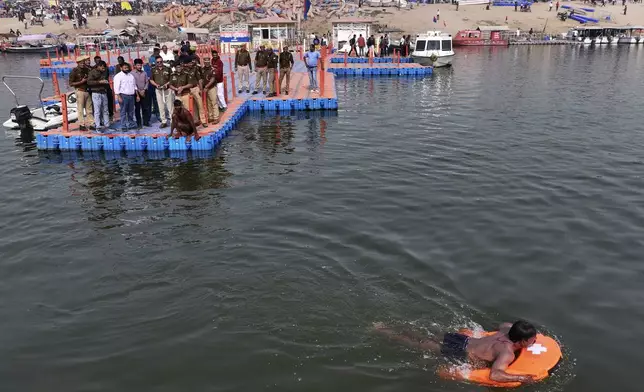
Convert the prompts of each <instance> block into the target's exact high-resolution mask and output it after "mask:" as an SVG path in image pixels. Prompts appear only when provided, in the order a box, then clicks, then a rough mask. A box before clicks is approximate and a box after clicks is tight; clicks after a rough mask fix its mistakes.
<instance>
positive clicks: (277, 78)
mask: <svg viewBox="0 0 644 392" xmlns="http://www.w3.org/2000/svg"><path fill="white" fill-rule="evenodd" d="M274 78H275V83H273V84H274V85H275V94H277V95H280V75H279V73H278V72H277V68H275V73H274Z"/></svg>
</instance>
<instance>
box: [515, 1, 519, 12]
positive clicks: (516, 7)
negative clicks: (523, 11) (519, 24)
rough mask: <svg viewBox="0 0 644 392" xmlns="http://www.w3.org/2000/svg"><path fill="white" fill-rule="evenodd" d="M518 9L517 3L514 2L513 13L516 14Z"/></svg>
mask: <svg viewBox="0 0 644 392" xmlns="http://www.w3.org/2000/svg"><path fill="white" fill-rule="evenodd" d="M518 7H519V2H518V1H516V0H514V12H517V8H518Z"/></svg>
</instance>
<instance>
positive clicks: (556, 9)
mask: <svg viewBox="0 0 644 392" xmlns="http://www.w3.org/2000/svg"><path fill="white" fill-rule="evenodd" d="M613 1H615V0H613ZM555 12H559V0H557V3H556V5H555Z"/></svg>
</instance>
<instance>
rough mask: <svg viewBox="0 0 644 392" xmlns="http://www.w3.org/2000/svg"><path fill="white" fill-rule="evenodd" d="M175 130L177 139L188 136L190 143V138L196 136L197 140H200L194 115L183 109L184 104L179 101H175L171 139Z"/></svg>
mask: <svg viewBox="0 0 644 392" xmlns="http://www.w3.org/2000/svg"><path fill="white" fill-rule="evenodd" d="M175 129H176V130H177V132H176V136H175V138H177V139H178V138H180V137H181V136H186V142H189V141H190V138H191V137H192V136H193V135H194V137H195V140H199V135H198V134H197V127H196V126H195V121H194V119H193V117H192V113H190V111H188V109H186V108H184V107H183V104H182V103H181V100H179V99H175V100H174V111H173V112H172V122H171V125H170V135H169V137H172V133H173V132H174V130H175Z"/></svg>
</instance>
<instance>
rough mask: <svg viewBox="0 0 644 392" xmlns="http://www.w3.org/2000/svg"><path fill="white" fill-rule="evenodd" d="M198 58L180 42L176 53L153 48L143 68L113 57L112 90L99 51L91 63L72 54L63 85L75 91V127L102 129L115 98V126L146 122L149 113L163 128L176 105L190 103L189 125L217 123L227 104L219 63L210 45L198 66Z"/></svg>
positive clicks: (131, 126)
mask: <svg viewBox="0 0 644 392" xmlns="http://www.w3.org/2000/svg"><path fill="white" fill-rule="evenodd" d="M200 60H201V59H199V57H198V56H197V55H196V54H195V53H194V52H192V51H190V49H189V48H186V47H185V46H184V47H182V51H181V54H178V55H177V54H176V53H173V52H170V51H168V49H167V47H166V46H163V47H162V48H159V47H155V48H154V52H153V54H152V56H151V57H150V61H149V66H147V67H146V66H144V63H143V60H142V59H135V60H134V61H133V66H132V65H131V64H129V63H126V62H125V59H124V58H123V57H122V56H119V57H118V58H117V61H118V64H117V65H116V67H115V75H114V79H113V89H112V87H111V86H110V82H109V77H110V75H109V68H108V66H107V64H106V63H105V62H104V61H103V60H102V59H101V57H100V56H96V57H94V65H93V66H91V65H90V60H89V56H81V57H78V58H77V60H76V61H77V65H78V66H77V67H76V68H74V70H73V71H72V72H71V74H70V76H69V85H70V86H71V87H73V88H74V89H75V91H76V99H77V111H78V123H79V126H80V130H81V131H88V130H98V131H102V130H105V129H107V128H108V127H111V126H112V122H113V116H114V99H116V100H117V101H118V103H119V107H120V117H121V118H120V124H119V125H118V126H116V128H118V129H119V130H122V131H126V130H129V129H140V128H142V127H147V126H149V125H150V119H151V117H152V114H156V116H157V117H158V118H159V121H160V122H161V126H160V127H161V128H165V127H167V126H168V119H172V118H173V113H174V111H176V110H177V106H180V107H182V108H183V109H184V110H185V109H186V108H191V107H192V121H191V122H192V124H193V127H196V126H199V125H202V124H203V125H204V126H206V125H207V124H208V123H217V122H219V113H220V111H222V110H225V109H226V107H227V104H226V100H225V96H224V86H223V79H224V76H223V67H224V66H223V62H222V61H221V59H220V58H219V54H218V52H217V51H216V50H213V51H212V52H211V58H204V59H203V65H201V64H200ZM202 92H204V93H205V94H204V95H205V97H206V99H205V100H206V103H204V100H203V99H202ZM175 99H176V100H178V102H179V103H180V105H177V101H175ZM191 101H192V102H191ZM205 105H206V106H205ZM180 109H181V108H180ZM172 125H173V124H171V126H172ZM173 128H175V127H174V126H172V127H171V131H172V129H173Z"/></svg>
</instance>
